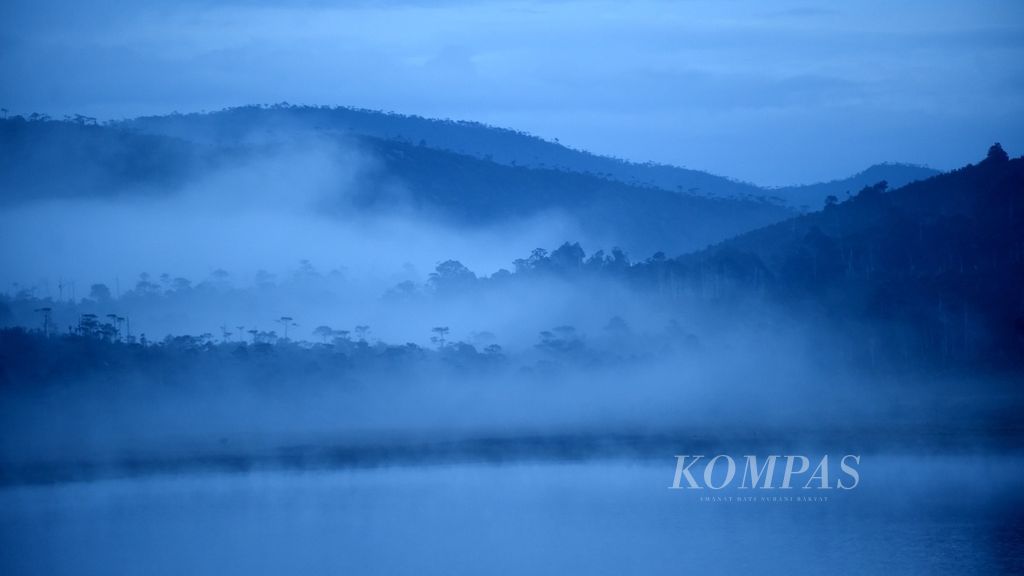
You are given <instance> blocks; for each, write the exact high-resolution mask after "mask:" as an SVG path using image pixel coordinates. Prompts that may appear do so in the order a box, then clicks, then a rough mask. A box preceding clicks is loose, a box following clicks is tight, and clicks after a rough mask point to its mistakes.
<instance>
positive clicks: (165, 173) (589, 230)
mask: <svg viewBox="0 0 1024 576" xmlns="http://www.w3.org/2000/svg"><path fill="white" fill-rule="evenodd" d="M205 118H206V117H197V118H196V119H197V120H198V121H199V124H198V125H197V127H195V129H194V130H186V129H185V128H186V124H181V123H179V124H176V126H177V128H176V130H174V131H172V132H173V134H172V135H171V134H156V133H142V132H139V131H135V130H128V129H126V127H125V126H126V125H125V124H119V125H113V126H95V125H82V124H76V123H68V122H28V121H25V120H22V119H18V118H16V119H11V120H4V121H0V143H2V144H3V150H4V153H3V156H2V159H0V193H2V199H0V201H2V202H4V203H7V204H11V203H20V202H29V201H33V200H38V199H42V198H55V197H56V198H82V197H113V196H119V195H138V194H174V193H176V192H177V191H179V190H181V189H183V188H184V187H186V186H188V185H189V184H190V183H193V182H196V181H198V180H200V179H202V178H205V177H207V176H209V175H211V174H215V173H216V172H217V171H218V170H220V169H222V168H231V167H239V166H242V167H244V166H246V165H251V164H252V163H254V162H264V161H266V160H268V159H272V158H275V155H279V154H281V153H282V152H288V151H291V152H292V153H294V150H293V149H292V147H291V145H290V143H289V141H290V140H289V139H294V138H300V139H301V137H297V136H296V132H291V131H287V130H285V129H284V128H281V129H280V131H278V129H274V130H273V131H270V132H268V131H261V127H260V125H252V126H249V127H248V132H246V131H245V129H243V127H242V126H240V125H236V124H232V127H233V129H234V130H237V132H231V133H227V134H224V133H218V134H217V135H211V134H210V133H209V132H208V131H207V130H206V125H205V124H204V122H203V120H204V119H205ZM182 122H185V121H184V120H182ZM300 132H301V130H300ZM254 133H256V136H255V137H254V136H253V134H254ZM317 139H318V141H319V142H321V143H324V142H326V145H325V146H321V148H323V149H326V150H327V154H328V155H330V161H331V162H334V163H336V164H338V165H339V166H341V167H342V168H345V167H346V164H345V163H346V162H353V161H354V160H353V159H352V154H350V153H345V151H346V150H350V149H351V148H352V147H353V144H354V145H355V147H356V148H358V151H359V156H361V157H367V158H368V159H369V161H365V160H367V158H362V159H361V160H360V161H359V166H358V170H356V171H357V172H358V174H357V176H358V178H357V180H356V182H355V183H354V186H353V183H352V182H349V181H344V179H343V178H339V180H338V181H337V182H336V183H334V184H333V185H334V186H335V188H336V189H337V193H336V195H335V198H336V200H337V203H336V205H337V206H338V207H341V206H342V205H343V204H345V203H346V202H349V201H354V207H355V208H356V209H359V210H368V211H377V212H389V211H402V212H403V213H405V212H407V211H408V210H409V208H412V209H413V210H414V212H415V214H414V216H418V217H423V218H431V219H440V220H443V221H447V222H451V223H456V224H458V225H461V226H470V227H479V226H490V225H496V224H501V223H504V222H510V221H515V220H521V219H525V218H531V217H534V216H543V215H547V214H557V215H558V216H559V217H562V218H567V219H569V220H571V221H572V222H574V223H575V225H576V226H575V227H576V228H578V229H579V230H580V231H581V233H582V235H583V237H584V238H585V239H586V240H587V241H588V243H590V244H600V245H604V246H607V247H611V246H614V245H618V246H621V247H622V248H624V249H626V250H627V251H629V252H632V253H634V254H645V253H651V252H654V251H658V250H663V251H666V252H669V253H677V254H678V253H682V252H686V251H691V250H695V249H698V248H701V247H703V246H706V245H708V244H710V243H713V242H716V241H719V240H722V239H723V238H727V237H729V236H732V235H735V234H738V233H741V232H743V231H745V230H750V229H752V228H756V227H759V226H764V225H766V224H769V223H772V222H776V221H778V220H781V219H783V218H785V217H787V216H789V215H790V212H789V211H788V210H787V209H785V208H783V207H780V206H777V205H774V204H771V203H768V202H765V201H761V200H750V199H743V200H740V199H716V198H706V197H702V196H697V195H692V194H678V193H675V192H670V191H667V190H663V189H660V188H654V187H642V186H637V185H629V184H625V183H623V182H620V181H618V180H614V179H608V178H602V177H598V176H595V175H592V174H585V173H578V172H571V171H567V170H556V169H550V168H529V167H525V166H510V165H505V164H500V163H496V162H491V161H488V160H484V159H480V158H477V157H473V156H467V155H462V154H456V153H453V152H450V151H444V150H439V149H436V148H431V147H429V146H422V145H418V144H411V143H408V142H406V141H404V140H387V139H381V138H373V137H367V136H358V137H353V136H351V135H348V134H342V133H338V132H336V131H325V132H318V133H317ZM331 146H335V148H332V147H331ZM341 172H346V170H341ZM348 172H351V170H349V171H348ZM328 185H329V186H330V185H331V184H330V183H328ZM352 188H355V190H354V192H353V191H352ZM280 192H281V193H282V194H283V193H286V192H287V191H283V190H282V191H280ZM344 207H345V208H346V209H348V208H352V206H349V205H345V206H344Z"/></svg>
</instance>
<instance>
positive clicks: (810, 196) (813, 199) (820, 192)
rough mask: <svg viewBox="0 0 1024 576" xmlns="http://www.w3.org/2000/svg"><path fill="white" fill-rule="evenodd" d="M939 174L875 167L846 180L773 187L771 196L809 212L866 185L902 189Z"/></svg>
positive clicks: (914, 168)
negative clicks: (830, 197) (830, 199)
mask: <svg viewBox="0 0 1024 576" xmlns="http://www.w3.org/2000/svg"><path fill="white" fill-rule="evenodd" d="M938 174H939V171H938V170H932V169H931V168H925V167H923V166H915V165H913V164H875V165H874V166H871V167H870V168H868V169H867V170H864V171H863V172H858V173H857V174H854V175H853V176H850V177H848V178H841V179H839V180H832V181H830V182H819V183H817V184H807V185H804V186H785V187H782V188H775V189H774V190H772V193H773V194H774V195H775V196H777V197H778V198H781V199H782V200H783V201H785V202H786V204H788V205H789V206H792V207H794V208H801V207H807V208H809V209H811V210H819V209H821V207H822V206H823V205H824V203H825V200H826V199H827V198H828V197H829V196H835V197H836V198H837V199H840V200H845V199H846V198H847V197H848V196H849V195H851V194H855V193H857V191H858V190H860V189H862V188H864V187H865V186H871V185H873V184H876V183H878V182H882V181H883V180H884V181H885V182H888V183H889V187H890V188H901V187H903V186H906V185H907V184H910V183H911V182H916V181H918V180H925V179H927V178H931V177H932V176H936V175H938Z"/></svg>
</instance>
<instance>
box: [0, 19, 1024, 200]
mask: <svg viewBox="0 0 1024 576" xmlns="http://www.w3.org/2000/svg"><path fill="white" fill-rule="evenodd" d="M1022 63H1024V2H1021V1H1018V0H1003V1H996V0H964V1H960V2H952V1H949V0H917V1H910V2H895V1H893V0H885V1H878V0H858V1H857V2H813V1H793V2H790V1H778V0H761V1H756V2H753V1H752V2H739V1H733V0H708V1H700V0H698V1H684V2H623V1H619V2H597V1H591V0H583V1H572V2H529V1H528V2H483V1H472V0H463V1H460V0H448V1H442V2H421V1H406V2H397V1H364V2H347V3H342V2H337V3H328V2H318V1H299V2H286V3H271V2H264V1H260V0H228V1H222V2H211V1H205V0H176V1H170V0H168V1H164V2H148V3H146V2H115V1H112V0H100V1H98V2H81V1H75V2H69V1H61V0H31V1H27V0H3V2H0V74H2V77H0V106H2V107H5V108H8V109H9V110H11V111H12V112H22V113H25V112H33V111H38V112H45V113H49V114H51V115H54V116H60V115H63V114H65V113H84V114H89V115H95V116H99V117H100V118H120V117H127V116H133V115H138V114H158V113H165V112H170V111H173V110H179V111H196V110H214V109H218V108H222V107H226V106H234V105H241V104H248V103H274V102H280V101H288V102H291V103H303V104H330V105H351V106H359V107H366V108H375V109H386V110H394V111H398V112H406V113H415V114H421V115H425V116H438V117H451V118H459V119H469V120H479V121H483V122H487V123H490V124H495V125H500V126H506V127H511V128H517V129H522V130H526V131H528V132H531V133H534V134H537V135H539V136H542V137H545V138H559V139H560V140H561V142H562V143H564V144H568V145H571V146H575V147H579V148H585V149H588V150H592V151H595V152H599V153H603V154H611V155H615V156H620V157H624V158H628V159H631V160H639V161H646V160H655V161H660V162H668V163H673V164H679V165H684V166H688V167H692V168H698V169H703V170H709V171H712V172H715V173H719V174H724V175H728V176H732V177H735V178H739V179H743V180H748V181H752V182H755V183H758V184H768V185H779V184H788V183H798V182H809V181H816V180H822V179H830V178H835V177H840V176H844V175H847V174H849V173H852V172H855V171H858V170H860V169H862V168H865V167H866V166H868V165H870V164H872V163H875V162H880V161H902V162H914V163H921V164H928V165H931V166H933V167H936V168H943V169H945V168H952V167H955V166H958V165H961V164H964V163H966V162H969V161H975V160H977V159H979V158H980V157H981V156H983V154H984V152H985V149H986V148H987V146H988V145H989V144H991V143H992V142H993V141H996V140H999V141H1002V143H1003V144H1004V146H1005V147H1006V148H1007V149H1008V151H1009V152H1010V153H1011V155H1020V154H1022V153H1024V97H1022V96H1024V64H1022Z"/></svg>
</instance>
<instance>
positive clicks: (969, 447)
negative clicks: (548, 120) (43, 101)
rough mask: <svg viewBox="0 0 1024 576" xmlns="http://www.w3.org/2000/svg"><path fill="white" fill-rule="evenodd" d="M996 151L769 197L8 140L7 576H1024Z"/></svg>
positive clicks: (276, 156)
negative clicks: (139, 574)
mask: <svg viewBox="0 0 1024 576" xmlns="http://www.w3.org/2000/svg"><path fill="white" fill-rule="evenodd" d="M977 152H978V154H977V158H976V161H975V162H973V163H971V164H968V165H965V166H963V167H961V168H958V169H955V170H951V171H937V170H932V169H929V168H924V167H920V166H914V165H908V164H878V165H875V166H870V167H866V169H865V170H864V171H863V172H860V173H858V174H855V175H852V176H850V177H847V178H840V179H836V180H832V181H829V182H822V183H818V184H804V185H799V186H786V187H776V188H765V187H759V186H756V185H754V184H749V183H745V182H740V181H737V180H733V179H730V178H726V177H721V176H716V175H712V174H709V173H706V172H701V171H698V170H692V169H684V168H679V167H674V166H669V165H664V164H655V163H646V164H640V163H634V162H629V161H625V160H620V159H616V158H610V157H605V156H600V155H596V154H591V153H589V152H585V151H581V150H576V149H573V148H569V147H565V146H562V145H561V144H559V143H557V142H551V141H547V140H543V139H540V138H537V137H533V136H530V135H528V134H526V133H523V132H518V131H513V130H506V129H499V128H493V127H490V126H487V125H484V124H479V123H473V122H460V121H451V120H432V119H427V118H422V117H418V116H404V115H400V114H393V113H383V112H376V111H371V110H363V109H355V108H329V107H310V106H292V105H286V104H281V105H273V106H245V107H239V108H230V109H225V110H221V111H218V112H209V113H195V114H178V113H174V114H168V115H160V116H143V117H137V118H133V119H124V120H116V121H105V122H97V121H96V120H94V119H92V118H88V117H85V116H77V117H67V118H64V119H53V118H50V117H47V116H45V115H40V114H34V115H29V116H23V115H10V116H7V115H5V118H3V119H2V120H0V283H2V284H0V286H2V289H0V291H2V294H0V567H7V568H9V570H0V571H3V572H5V573H11V574H20V573H52V574H81V573H133V572H134V570H133V567H138V566H152V565H153V563H157V564H159V568H153V569H152V570H151V572H159V573H224V572H227V573H252V574H262V573H267V574H271V573H282V572H294V573H324V572H326V573H412V572H415V573H444V574H451V573H467V574H471V573H473V574H478V573H510V574H512V573H524V572H526V573H551V574H555V573H569V574H573V573H602V574H622V573H651V572H664V571H668V570H680V569H685V570H687V571H688V570H690V569H694V570H702V571H710V572H712V573H732V572H739V571H745V572H746V571H750V570H753V569H757V566H759V565H760V564H759V563H757V562H754V561H753V560H751V559H750V558H748V557H747V556H745V555H744V554H741V553H739V552H738V550H743V549H750V550H754V551H756V553H757V554H756V555H757V556H758V557H760V558H762V562H765V563H767V564H765V565H767V566H771V569H770V570H769V572H771V573H821V572H829V573H841V574H845V573H849V574H864V573H876V572H882V573H907V574H966V573H1000V572H1006V573H1012V572H1014V571H1015V570H1021V569H1022V567H1024V548H1022V547H1021V545H1020V542H1022V541H1024V532H1022V531H1024V528H1022V526H1024V523H1022V522H1021V520H1022V519H1024V515H1022V513H1021V511H1022V510H1024V501H1022V498H1024V496H1022V494H1021V493H1020V478H1021V477H1022V476H1021V474H1022V473H1024V458H1022V453H1021V447H1022V444H1021V440H1022V438H1024V428H1022V421H1021V419H1020V414H1021V413H1024V391H1022V389H1021V385H1022V382H1024V380H1022V378H1021V375H1022V374H1024V158H1021V157H1012V156H1011V155H1010V154H1009V153H1008V151H1007V150H1004V149H1003V147H1002V146H1001V145H1000V144H995V143H994V144H992V145H991V147H989V148H988V149H987V150H985V149H980V150H978V151H977ZM1013 152H1016V151H1013ZM749 493H754V494H749ZM752 495H753V496H756V497H755V498H750V497H749V496H752ZM824 496H827V498H825V497H824ZM826 535H827V536H829V537H828V538H826ZM204 542H207V543H216V545H215V546H214V545H204V544H203V543H204ZM951 550H952V551H954V553H950V551H951ZM836 558H845V560H844V561H843V562H837V561H836V560H835V559H836ZM144 572H147V573H148V572H149V571H147V570H144Z"/></svg>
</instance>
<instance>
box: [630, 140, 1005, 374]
mask: <svg viewBox="0 0 1024 576" xmlns="http://www.w3.org/2000/svg"><path fill="white" fill-rule="evenodd" d="M657 266H659V265H654V264H652V265H651V266H650V267H649V269H648V270H646V271H645V273H646V274H648V275H650V274H654V273H657V271H656V270H653V268H655V267H657ZM660 266H664V267H665V269H664V270H662V271H661V272H660V273H662V274H668V275H670V276H672V277H673V278H674V282H677V283H678V284H679V285H684V286H689V287H690V288H691V289H694V290H703V291H705V293H707V292H708V291H709V290H710V295H711V296H712V297H715V298H730V297H734V296H738V295H743V294H747V295H749V294H764V295H767V296H768V297H770V298H771V299H772V300H774V301H776V302H781V303H784V304H786V305H788V306H793V307H796V308H798V309H802V310H805V311H807V312H810V313H811V314H813V315H817V316H818V317H820V318H822V319H824V320H825V321H828V322H839V323H840V324H841V325H842V326H844V327H845V328H844V330H846V331H847V333H848V334H849V335H850V336H851V338H853V340H854V341H855V342H856V347H857V349H858V354H861V355H863V357H864V358H870V361H872V362H875V361H880V360H879V358H882V357H889V358H890V359H894V358H896V357H899V358H914V357H921V356H924V357H927V358H930V359H932V360H936V361H939V362H983V363H997V364H998V363H1005V362H1010V363H1015V364H1021V363H1024V158H1016V159H1012V160H1011V159H1009V158H1008V157H1007V155H1006V153H1005V152H1003V150H1002V148H999V147H998V145H996V146H993V148H992V150H991V151H990V152H989V155H988V157H987V158H986V159H985V160H984V161H983V162H981V163H979V164H977V165H968V166H966V167H964V168H961V169H959V170H955V171H953V172H950V173H947V174H942V175H939V176H935V177H932V178H929V179H927V180H923V181H920V182H914V183H911V184H908V185H907V186H904V187H903V188H901V189H899V190H896V191H894V192H887V191H886V190H885V189H884V187H883V186H873V187H868V188H865V189H863V190H861V191H860V193H859V194H857V195H856V196H855V197H853V198H851V199H850V200H849V201H846V202H843V203H840V204H837V205H834V206H831V207H828V208H826V209H825V210H823V211H820V212H816V213H813V214H808V215H804V216H800V217H797V218H793V219H790V220H787V221H784V222H779V223H777V224H774V225H771V226H768V227H765V228H763V229H760V230H755V231H753V232H749V233H746V234H743V235H741V236H738V237H736V238H734V239H731V240H727V241H725V242H722V243H720V244H718V245H716V246H713V247H711V248H709V249H707V250H703V251H700V252H698V253H695V254H691V255H687V256H684V257H681V258H679V259H677V260H674V261H671V262H667V263H664V264H662V265H660ZM709 287H710V288H709ZM851 354H854V353H853V352H851Z"/></svg>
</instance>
